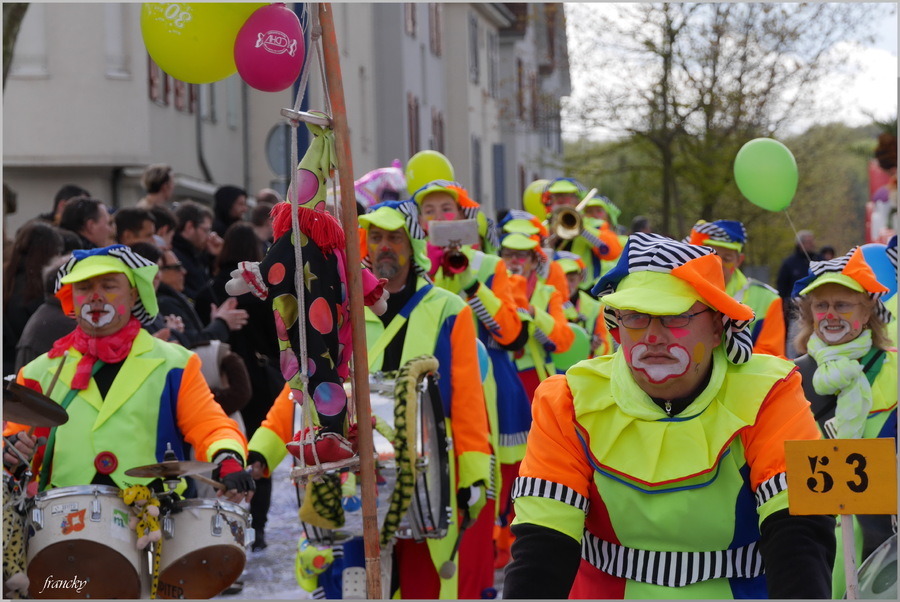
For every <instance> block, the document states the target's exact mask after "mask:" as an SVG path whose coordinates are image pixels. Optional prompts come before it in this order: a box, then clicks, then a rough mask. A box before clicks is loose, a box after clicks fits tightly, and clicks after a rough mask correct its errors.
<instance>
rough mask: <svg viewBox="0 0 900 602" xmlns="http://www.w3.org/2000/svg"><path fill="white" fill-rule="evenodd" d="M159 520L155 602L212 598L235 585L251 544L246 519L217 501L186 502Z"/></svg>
mask: <svg viewBox="0 0 900 602" xmlns="http://www.w3.org/2000/svg"><path fill="white" fill-rule="evenodd" d="M175 506H176V511H175V512H173V513H172V514H170V515H167V516H165V517H164V518H163V546H162V554H161V557H160V563H159V565H160V570H159V588H158V590H157V595H158V597H160V598H212V597H213V596H216V595H218V594H221V593H222V592H223V591H224V590H225V589H226V588H227V587H228V586H229V585H231V584H232V583H234V581H235V579H237V578H238V577H239V576H240V574H241V571H243V570H244V565H245V564H246V562H247V552H246V547H247V546H248V545H250V544H251V543H253V529H252V528H250V514H249V513H248V512H247V511H246V510H244V509H243V508H241V507H240V506H238V505H237V504H234V503H232V502H228V501H226V500H220V499H188V500H182V501H180V502H178V503H177V504H176V505H175Z"/></svg>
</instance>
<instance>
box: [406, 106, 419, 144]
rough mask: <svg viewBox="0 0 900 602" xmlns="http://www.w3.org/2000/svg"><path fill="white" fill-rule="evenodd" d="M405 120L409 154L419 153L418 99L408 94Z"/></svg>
mask: <svg viewBox="0 0 900 602" xmlns="http://www.w3.org/2000/svg"><path fill="white" fill-rule="evenodd" d="M406 119H407V128H408V130H409V140H408V144H409V154H410V156H412V155H414V154H416V153H417V152H419V99H418V98H416V96H414V95H413V94H412V92H408V93H407V94H406Z"/></svg>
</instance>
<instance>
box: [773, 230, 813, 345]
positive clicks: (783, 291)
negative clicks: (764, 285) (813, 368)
mask: <svg viewBox="0 0 900 602" xmlns="http://www.w3.org/2000/svg"><path fill="white" fill-rule="evenodd" d="M818 259H819V255H818V254H817V253H816V237H815V236H814V235H813V233H812V232H811V231H809V230H800V231H799V232H797V244H796V246H795V247H794V253H793V254H792V255H790V256H789V257H787V258H786V259H785V260H784V261H783V262H782V264H781V268H780V269H779V270H778V278H777V280H776V285H775V288H777V289H778V296H779V297H781V302H782V306H783V308H784V324H785V328H786V329H787V341H786V343H785V347H786V349H785V352H786V354H787V358H788V359H793V358H795V357H797V352H796V350H795V349H794V336H795V335H796V332H795V329H796V321H797V312H796V310H795V308H794V304H793V302H792V301H791V293H792V291H793V290H794V283H795V282H797V281H798V280H800V279H801V278H803V277H804V276H806V271H807V270H808V269H809V262H810V261H816V260H818Z"/></svg>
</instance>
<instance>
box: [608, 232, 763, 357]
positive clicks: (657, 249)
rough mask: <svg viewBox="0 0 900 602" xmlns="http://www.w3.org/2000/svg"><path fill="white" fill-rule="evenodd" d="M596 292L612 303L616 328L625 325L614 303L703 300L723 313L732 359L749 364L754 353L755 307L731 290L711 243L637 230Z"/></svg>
mask: <svg viewBox="0 0 900 602" xmlns="http://www.w3.org/2000/svg"><path fill="white" fill-rule="evenodd" d="M591 293H592V294H593V295H594V296H595V297H597V298H599V299H600V300H601V301H602V302H603V303H604V305H605V306H606V307H605V309H604V317H605V319H606V325H607V326H608V327H609V329H610V331H613V330H615V329H617V328H618V326H619V325H618V322H616V320H615V313H614V312H613V310H614V309H631V310H634V311H639V312H643V313H648V314H653V315H658V316H664V315H678V314H682V313H684V312H686V311H688V310H689V309H690V308H691V306H692V305H694V303H696V302H697V301H700V302H702V303H705V304H706V305H708V306H709V307H711V308H713V309H715V310H716V311H718V312H721V313H722V324H723V326H724V329H723V333H722V341H723V343H724V348H725V354H726V356H727V357H728V360H729V361H731V362H732V363H733V364H743V363H744V362H746V361H747V360H749V359H750V355H751V354H752V353H753V341H752V339H751V337H750V331H749V329H748V326H749V324H750V322H751V320H753V310H752V309H750V307H748V306H747V305H744V304H743V303H740V302H738V301H737V300H735V299H734V298H733V297H732V296H730V295H729V294H728V293H726V292H725V278H724V276H723V273H722V260H721V259H720V258H719V256H718V255H716V254H715V253H714V252H713V250H712V249H710V248H709V247H700V246H696V245H690V244H686V243H683V242H678V241H675V240H672V239H671V238H667V237H665V236H661V235H659V234H648V233H644V232H636V233H634V234H632V235H631V236H630V237H629V238H628V242H627V243H626V244H625V248H624V249H623V250H622V255H621V257H619V261H618V263H617V264H616V267H614V268H613V269H612V270H610V271H609V272H607V273H606V275H605V276H603V277H602V278H600V280H599V281H598V282H597V284H596V285H594V288H593V289H592V290H591Z"/></svg>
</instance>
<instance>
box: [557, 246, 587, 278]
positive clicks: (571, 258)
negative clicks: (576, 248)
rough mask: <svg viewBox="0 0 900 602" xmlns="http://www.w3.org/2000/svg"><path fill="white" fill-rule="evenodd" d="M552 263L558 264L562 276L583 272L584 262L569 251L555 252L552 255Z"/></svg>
mask: <svg viewBox="0 0 900 602" xmlns="http://www.w3.org/2000/svg"><path fill="white" fill-rule="evenodd" d="M553 261H555V262H556V263H558V264H559V267H561V268H562V271H563V273H564V274H569V273H571V272H583V271H584V260H583V259H582V258H581V256H580V255H578V254H577V253H572V252H571V251H556V252H555V253H553Z"/></svg>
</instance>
